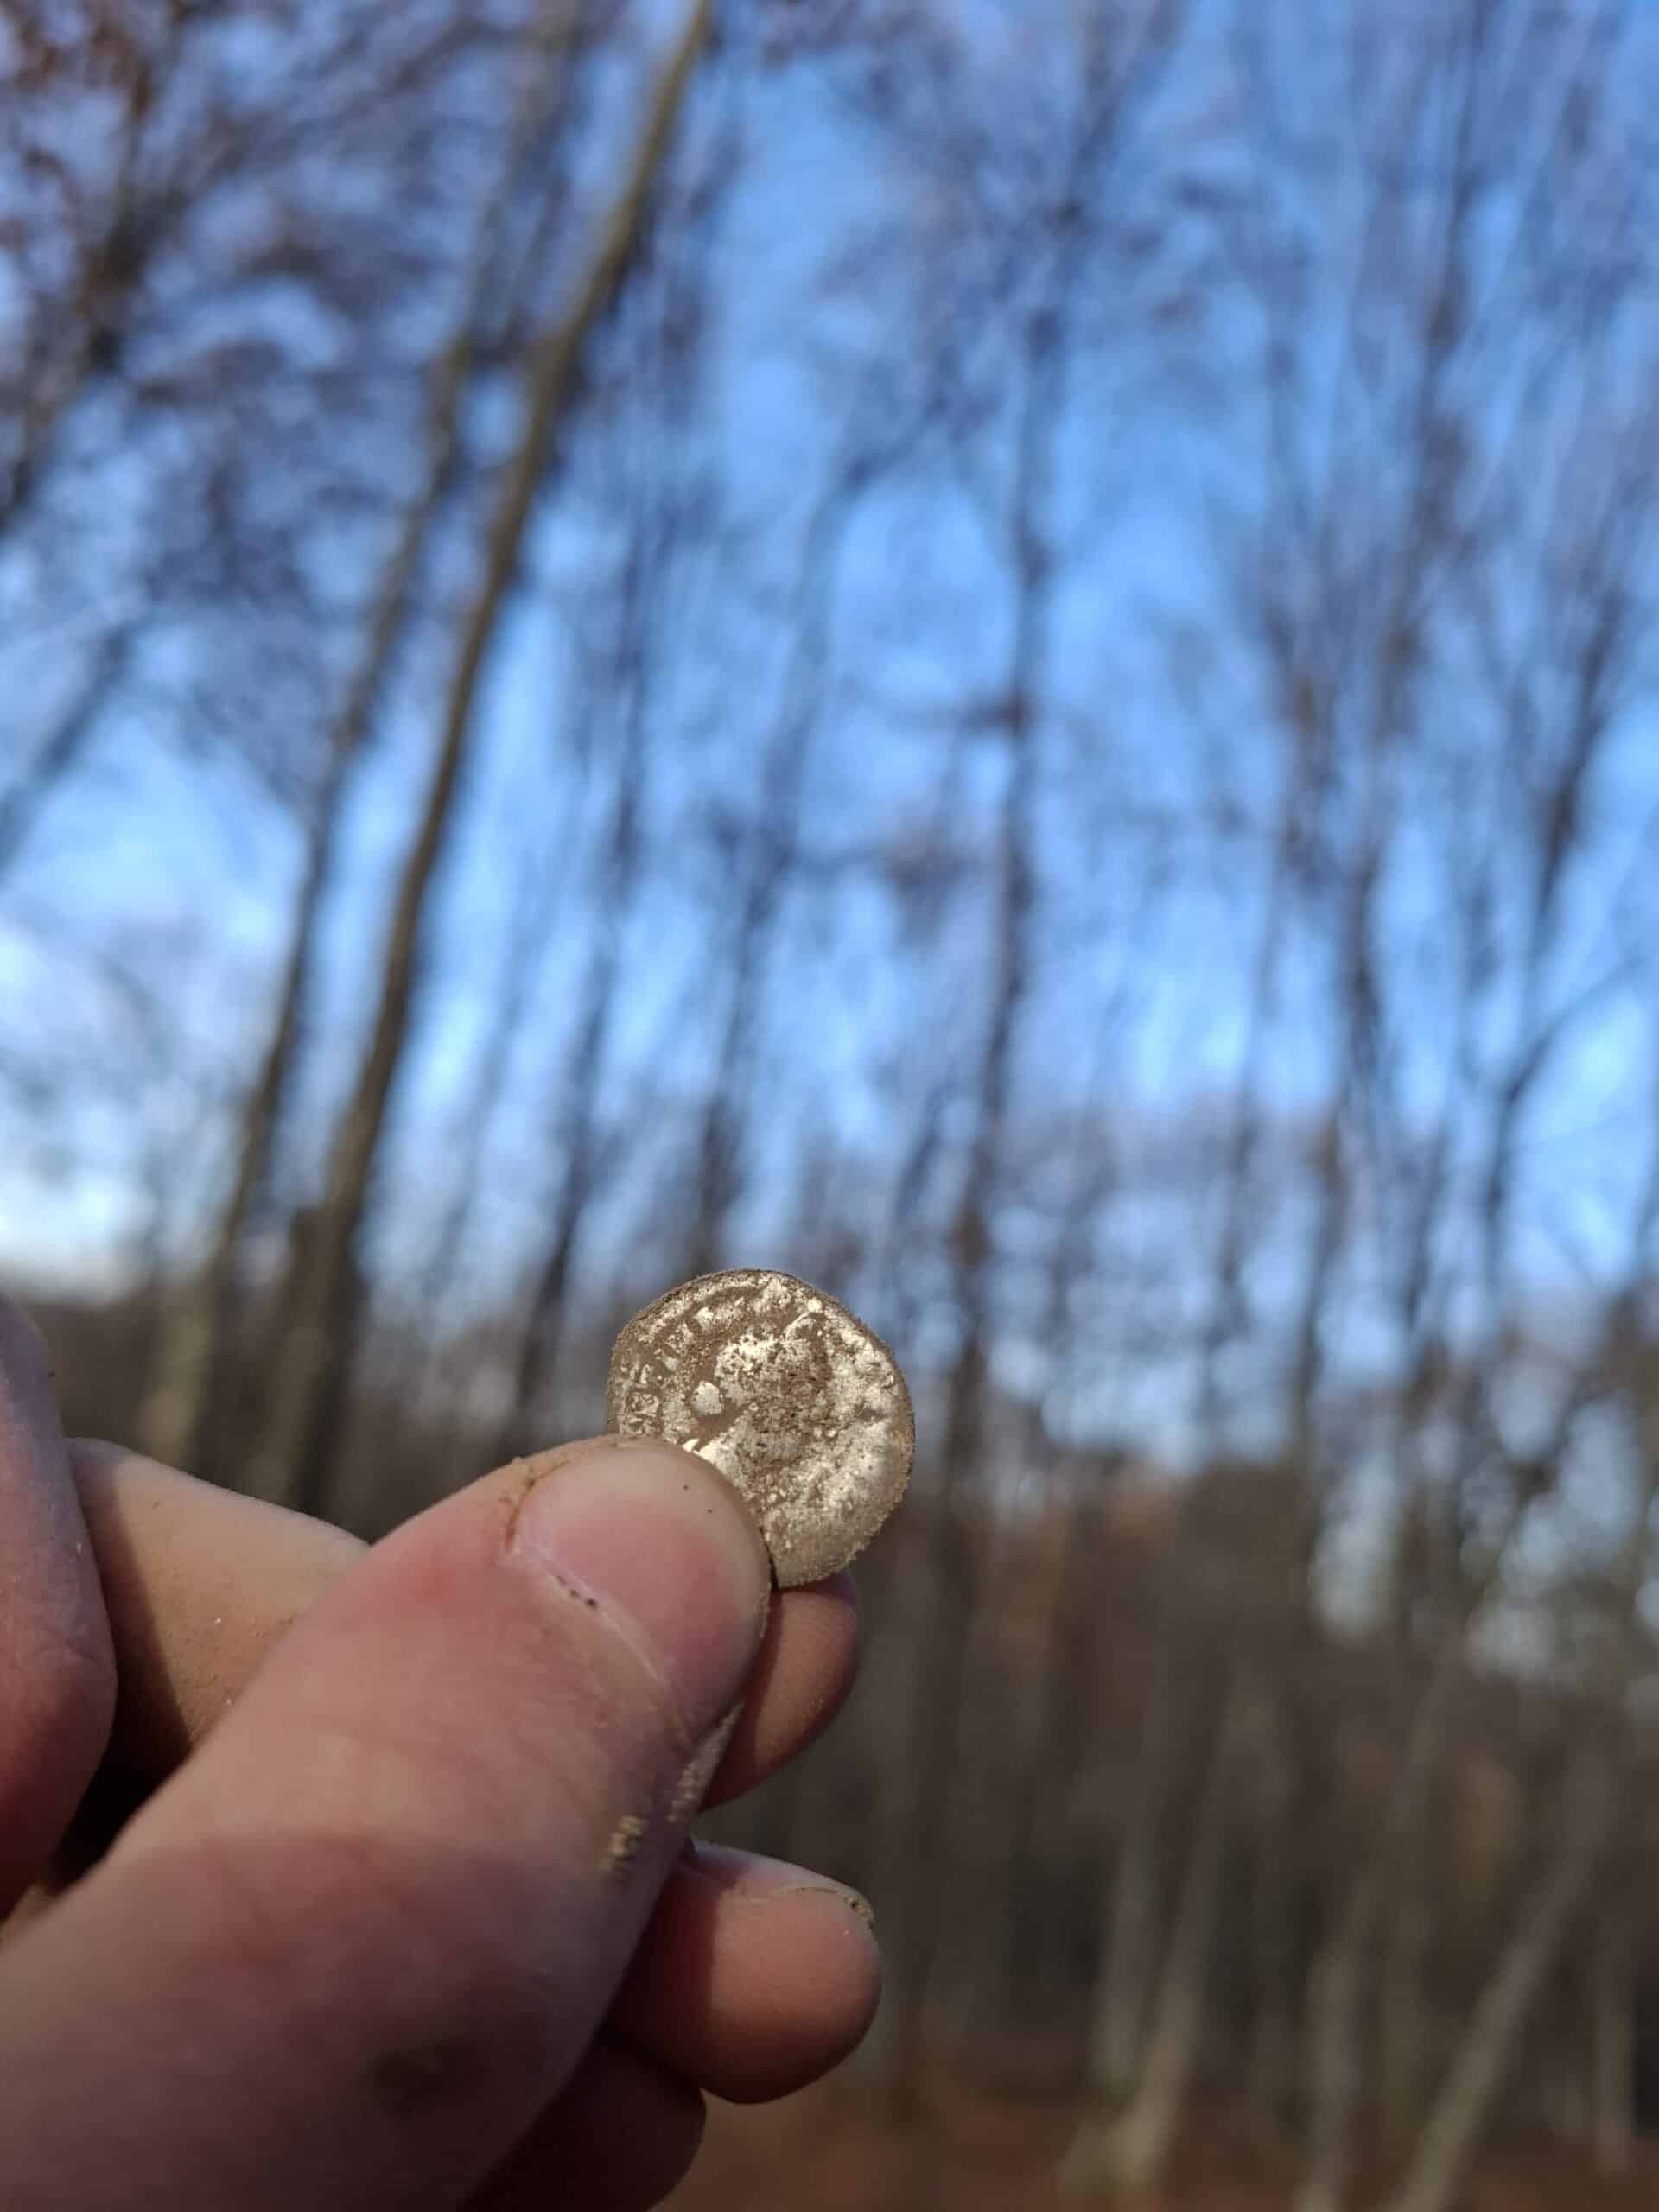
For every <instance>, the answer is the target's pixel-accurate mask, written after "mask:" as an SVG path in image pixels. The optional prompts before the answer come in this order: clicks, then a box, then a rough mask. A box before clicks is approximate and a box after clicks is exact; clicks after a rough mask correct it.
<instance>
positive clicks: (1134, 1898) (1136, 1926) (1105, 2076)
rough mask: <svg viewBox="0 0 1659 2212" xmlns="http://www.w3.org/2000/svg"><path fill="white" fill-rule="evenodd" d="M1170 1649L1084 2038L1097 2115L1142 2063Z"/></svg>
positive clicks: (1166, 1762)
mask: <svg viewBox="0 0 1659 2212" xmlns="http://www.w3.org/2000/svg"><path fill="white" fill-rule="evenodd" d="M1173 1674H1174V1666H1173V1654H1172V1653H1171V1652H1170V1651H1168V1650H1167V1649H1160V1651H1159V1652H1158V1653H1157V1654H1156V1655H1155V1656H1154V1666H1153V1677H1152V1681H1151V1685H1150V1688H1149V1689H1148V1692H1147V1703H1146V1711H1145V1713H1144V1715H1143V1717H1142V1721H1141V1736H1140V1742H1139V1745H1138V1746H1137V1755H1136V1759H1135V1787H1134V1789H1133V1790H1132V1791H1131V1793H1130V1796H1129V1807H1128V1821H1127V1822H1126V1824H1125V1827H1124V1832H1123V1835H1122V1840H1121V1841H1120V1843H1119V1845H1118V1848H1117V1851H1116V1855H1115V1858H1114V1860H1113V1864H1112V1871H1111V1875H1110V1878H1109V1882H1108V1885H1107V1893H1106V1900H1105V1903H1106V1910H1105V1912H1104V1914H1103V1927H1104V1930H1105V1953H1104V1957H1103V1961H1102V1965H1103V1971H1102V1973H1101V1974H1100V1975H1099V1976H1098V1977H1097V1979H1096V1985H1095V2004H1094V2013H1093V2018H1092V2021H1091V2023H1090V2037H1089V2069H1088V2078H1089V2089H1090V2107H1091V2109H1092V2111H1093V2112H1094V2113H1095V2114H1096V2118H1097V2119H1098V2120H1105V2119H1109V2118H1110V2117H1111V2116H1112V2115H1114V2114H1115V2113H1117V2112H1118V2111H1119V2110H1121V2109H1122V2107H1123V2106H1124V2105H1125V2104H1126V2103H1127V2102H1128V2097H1129V2093H1130V2091H1131V2090H1132V2089H1133V2088H1134V2087H1135V2079H1136V2076H1137V2075H1138V2074H1139V2072H1140V2070H1141V2050H1142V2046H1143V2043H1144V2038H1145V2032H1146V2022H1147V2010H1148V2005H1149V2002H1150V1995H1151V1990H1152V1978H1153V1972H1154V1967H1155V1966H1156V1963H1157V1958H1158V1922H1159V1910H1160V1898H1159V1881H1158V1868H1159V1846H1160V1840H1161V1830H1162V1823H1163V1812H1164V1804H1165V1800H1166V1796H1167V1794H1168V1789H1169V1783H1170V1777H1171V1773H1172V1770H1173V1764H1174V1758H1175V1749H1174V1745H1175V1713H1174V1682H1173Z"/></svg>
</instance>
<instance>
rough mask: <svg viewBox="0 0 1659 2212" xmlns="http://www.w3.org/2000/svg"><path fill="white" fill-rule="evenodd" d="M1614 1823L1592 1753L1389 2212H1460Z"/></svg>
mask: <svg viewBox="0 0 1659 2212" xmlns="http://www.w3.org/2000/svg"><path fill="white" fill-rule="evenodd" d="M1612 1815H1613V1787H1612V1778H1611V1774H1610V1772H1609V1770H1608V1763H1607V1761H1606V1758H1605V1754H1604V1753H1600V1752H1597V1753H1592V1755H1591V1758H1590V1759H1589V1761H1588V1762H1587V1763H1586V1766H1585V1767H1584V1768H1583V1769H1581V1770H1580V1774H1579V1775H1578V1777H1576V1780H1575V1784H1574V1788H1573V1802H1572V1805H1571V1810H1570V1812H1569V1815H1568V1827H1567V1834H1566V1835H1565V1837H1564V1838H1563V1839H1562V1841H1561V1843H1560V1847H1559V1848H1558V1850H1557V1851H1556V1853H1555V1855H1554V1859H1553V1860H1552V1862H1551V1864H1550V1866H1548V1868H1547V1870H1546V1871H1545V1873H1544V1875H1543V1877H1542V1878H1541V1880H1540V1882H1539V1883H1538V1885H1536V1887H1535V1890H1534V1891H1533V1893H1532V1895H1531V1896H1530V1897H1529V1898H1528V1899H1527V1900H1526V1902H1525V1903H1524V1904H1523V1905H1522V1909H1521V1911H1520V1913H1519V1915H1518V1916H1517V1917H1516V1926H1515V1932H1514V1934H1513V1935H1512V1936H1510V1942H1509V1945H1508V1948H1506V1949H1505V1951H1504V1952H1503V1956H1502V1957H1501V1958H1500V1960H1499V1961H1498V1963H1497V1967H1496V1969H1495V1970H1494V1972H1493V1974H1492V1976H1491V1980H1489V1981H1488V1983H1487V1985H1486V1987H1485V1990H1484V1993H1482V1996H1481V1999H1480V2002H1479V2003H1478V2005H1477V2006H1476V2008H1475V2012H1474V2017H1473V2018H1472V2019H1471V2021H1470V2023H1469V2025H1468V2027H1467V2029H1466V2030H1465V2032H1464V2036H1463V2039H1462V2042H1461V2043H1460V2044H1459V2048H1458V2050H1457V2053H1456V2055H1455V2056H1454V2058H1453V2060H1452V2068H1451V2070H1450V2072H1449V2074H1448V2075H1447V2076H1446V2082H1445V2084H1444V2086H1443V2088H1441V2091H1440V2095H1439V2096H1438V2097H1437V2098H1436V2100H1435V2101H1434V2105H1433V2109H1432V2110H1431V2112H1430V2114H1429V2118H1428V2124H1427V2126H1426V2127H1425V2129H1424V2131H1423V2133H1422V2136H1421V2139H1420V2140H1419V2142H1418V2145H1417V2149H1416V2152H1415V2153H1414V2157H1413V2158H1412V2160H1411V2164H1410V2165H1409V2167H1408V2170H1407V2172H1406V2176H1405V2178H1404V2180H1403V2181H1402V2183H1401V2184H1400V2186H1399V2188H1398V2189H1397V2190H1395V2193H1394V2195H1393V2196H1391V2197H1389V2199H1388V2202H1387V2206H1386V2212H1454V2208H1455V2207H1456V2205H1457V2203H1458V2202H1459V2192H1460V2191H1461V2190H1462V2187H1463V2183H1464V2180H1465V2177H1466V2175H1467V2172H1468V2170H1469V2164H1470V2161H1471V2158H1472V2157H1473V2155H1474V2152H1475V2151H1476V2149H1477V2148H1478V2145H1479V2143H1480V2141H1481V2139H1482V2137H1483V2135H1484V2133H1485V2130H1486V2127H1487V2126H1488V2123H1489V2121H1490V2120H1491V2113H1492V2108H1493V2107H1494V2105H1495V2104H1496V2102H1497V2097H1498V2094H1499V2092H1500V2091H1501V2090H1502V2088H1503V2082H1504V2081H1505V2079H1506V2078H1507V2076H1508V2074H1509V2072H1510V2067H1511V2066H1512V2065H1513V2063H1514V2062H1515V2057H1516V2052H1517V2050H1518V2049H1519V2047H1520V2044H1521V2041H1522V2037H1523V2035H1524V2033H1525V2031H1526V2028H1527V2024H1528V2022H1529V2018H1531V2014H1532V2010H1533V2006H1534V2005H1535V2001H1536V1999H1537V1997H1538V1993H1539V1992H1540V1990H1541V1988H1542V1987H1543V1986H1544V1984H1545V1982H1546V1980H1548V1977H1549V1974H1550V1973H1551V1972H1552V1970H1553V1969H1554V1966H1555V1964H1556V1961H1558V1959H1559V1958H1560V1951H1561V1946H1562V1944H1563V1942H1565V1941H1566V1938H1567V1931H1568V1929H1570V1927H1571V1926H1572V1924H1573V1919H1574V1918H1575V1916H1577V1914H1578V1912H1579V1910H1580V1908H1581V1907H1582V1905H1583V1904H1584V1903H1585V1900H1586V1897H1587V1896H1588V1894H1589V1891H1590V1886H1591V1884H1592V1881H1593V1880H1594V1878H1595V1874H1596V1870H1597V1868H1598V1867H1599V1866H1600V1865H1601V1863H1602V1859H1603V1854H1604V1852H1605V1847H1606V1844H1607V1841H1608V1838H1609V1834H1610V1832H1611V1825H1612Z"/></svg>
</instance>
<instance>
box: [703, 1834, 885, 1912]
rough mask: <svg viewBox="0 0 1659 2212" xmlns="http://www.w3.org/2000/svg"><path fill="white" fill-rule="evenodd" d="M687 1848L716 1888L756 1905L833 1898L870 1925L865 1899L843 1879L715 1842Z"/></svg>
mask: <svg viewBox="0 0 1659 2212" xmlns="http://www.w3.org/2000/svg"><path fill="white" fill-rule="evenodd" d="M688 1848H689V1850H690V1855H691V1866H692V1868H693V1870H694V1871H695V1872H696V1873H697V1874H698V1875H700V1876H701V1877H702V1879H703V1880H704V1881H706V1882H712V1883H713V1884H714V1885H715V1888H716V1889H717V1890H733V1891H742V1892H743V1893H744V1895H745V1896H746V1897H753V1900H754V1902H755V1903H756V1904H765V1903H766V1902H768V1901H769V1900H770V1899H771V1898H772V1897H833V1898H834V1900H835V1902H836V1904H839V1905H842V1906H843V1907H844V1908H845V1909H846V1910H847V1911H849V1912H850V1913H853V1914H855V1916H857V1918H859V1919H860V1920H861V1921H862V1922H863V1923H864V1924H865V1925H866V1927H872V1926H874V1922H875V1915H874V1912H873V1911H872V1910H870V1906H869V1903H868V1899H867V1898H864V1897H861V1896H860V1895H859V1893H858V1891H856V1890H850V1889H849V1888H848V1886H847V1885H846V1884H845V1883H844V1882H832V1881H831V1880H830V1879H829V1876H828V1875H826V1874H815V1873H813V1872H812V1871H811V1870H810V1867H806V1866H791V1865H790V1863H789V1861H788V1860H787V1859H763V1858H761V1857H760V1855H759V1854H758V1853H753V1852H747V1851H729V1850H728V1849H727V1848H726V1847H725V1846H724V1845H723V1844H718V1843H702V1842H699V1843H696V1844H695V1845H691V1846H690V1847H688Z"/></svg>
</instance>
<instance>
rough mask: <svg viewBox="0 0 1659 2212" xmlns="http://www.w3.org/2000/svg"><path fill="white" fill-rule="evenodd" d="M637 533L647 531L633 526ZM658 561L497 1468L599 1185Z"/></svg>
mask: <svg viewBox="0 0 1659 2212" xmlns="http://www.w3.org/2000/svg"><path fill="white" fill-rule="evenodd" d="M637 526H643V525H637ZM653 559H654V556H653V555H652V554H651V553H648V552H646V551H645V550H644V549H642V548H639V547H636V550H635V554H634V556H633V559H632V563H631V566H632V568H633V569H634V571H635V573H634V575H633V576H632V580H631V583H630V586H629V588H628V592H627V597H628V599H629V601H631V602H632V606H631V609H630V619H631V620H632V621H633V622H634V623H635V624H636V625H638V626H639V632H638V633H637V634H636V637H635V639H634V653H635V658H636V666H635V668H634V670H633V679H632V690H631V696H630V699H629V702H628V710H627V727H626V731H625V734H624V738H623V744H622V749H621V757H620V760H618V762H617V770H616V775H617V784H616V791H615V795H614V798H613V801H612V808H611V821H610V829H609V833H608V836H607V840H606V855H605V861H604V869H603V877H602V880H601V885H600V887H599V893H598V897H597V899H596V901H595V908H596V911H595V914H594V923H593V936H592V940H591V943H590V945H589V948H588V964H587V969H586V973H585V975H584V976H583V979H582V991H581V1001H580V1005H579V1007H578V1011H577V1014H576V1027H575V1044H574V1046H572V1049H571V1054H570V1063H569V1067H568V1069H567V1070H566V1071H565V1077H566V1103H565V1110H564V1113H563V1116H562V1117H561V1120H560V1123H559V1132H558V1152H559V1160H560V1169H559V1173H560V1187H559V1198H558V1204H557V1205H556V1208H555V1211H554V1215H553V1220H552V1223H551V1226H550V1234H549V1236H548V1242H547V1249H546V1251H545V1253H544V1255H543V1260H542V1264H541V1268H540V1269H539V1271H538V1273H537V1277H536V1281H535V1285H534V1287H533V1289H532V1291H531V1299H530V1311H529V1314H528V1316H527V1318H526V1321H525V1326H524V1336H523V1338H522V1339H521V1340H520V1344H519V1348H518V1362H517V1364H516V1366H515V1369H514V1372H513V1380H512V1396H511V1398H510V1399H509V1402H508V1405H507V1411H506V1415H505V1420H504V1421H503V1422H502V1426H501V1430H500V1433H499V1436H498V1437H497V1440H496V1444H495V1450H494V1454H493V1457H494V1459H495V1461H496V1462H497V1463H498V1464H499V1463H502V1462H505V1460H507V1459H512V1456H513V1455H514V1453H515V1452H523V1451H526V1450H528V1449H530V1448H531V1428H532V1420H533V1416H534V1414H535V1412H536V1408H537V1402H538V1401H539V1399H540V1398H541V1396H542V1395H543V1390H544V1389H545V1388H546V1387H547V1386H548V1385H549V1384H550V1383H554V1382H556V1379H557V1376H558V1370H559V1364H560V1354H561V1351H562V1349H563V1343H564V1336H565V1320H566V1306H567V1297H566V1294H567V1292H568V1290H569V1282H570V1275H571V1271H572V1268H573V1267H574V1264H575V1257H576V1248H577V1243H578V1240H579V1239H580V1237H581V1235H582V1226H583V1224H584V1223H585V1222H586V1220H587V1217H588V1205H589V1204H590V1203H591V1201H592V1198H593V1196H594V1185H595V1183H596V1182H597V1180H598V1176H599V1156H600V1149H601V1130H600V1122H599V1095H600V1085H601V1081H602V1079H603V1076H604V1071H605V1064H606V1060H607V1057H608V1054H609V1048H610V1038H611V1025H612V1022H613V1018H614V1015H615V1011H616V1002H617V979H618V976H619V974H620V969H621V963H622V948H623V942H624V938H625V934H626V927H627V924H628V920H629V918H630V917H631V915H632V911H633V906H634V900H635V898H636V896H637V894H638V891H639V867H640V858H641V853H642V845H643V823H644V811H645V767H646V740H647V735H648V732H649V726H650V719H651V704H652V701H651V688H650V677H649V674H648V667H647V664H648V663H649V660H650V658H651V653H652V647H651V645H650V644H649V643H648V642H647V639H646V638H645V634H644V632H645V630H646V629H648V628H649V626H650V624H651V615H650V613H649V612H648V610H647V609H646V607H645V604H644V602H645V598H646V596H647V594H651V593H652V592H657V593H660V590H661V584H660V581H658V580H655V579H651V578H648V577H647V576H646V575H645V573H644V571H645V569H648V568H650V567H651V566H652V562H653Z"/></svg>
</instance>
